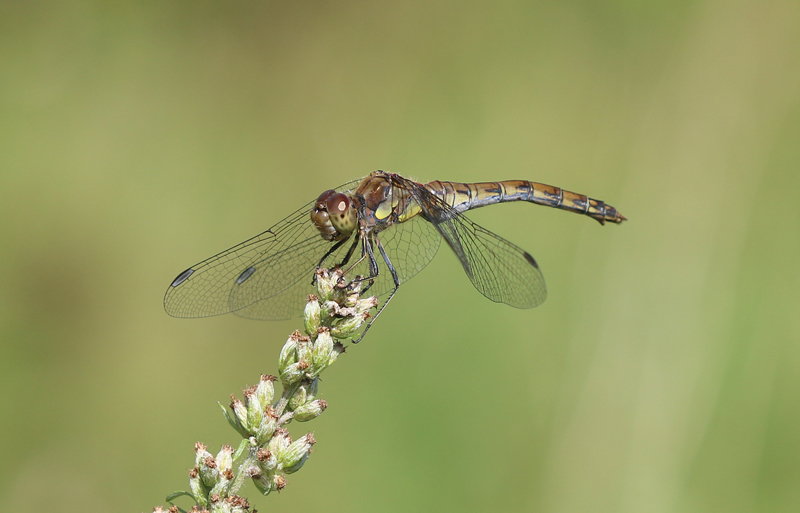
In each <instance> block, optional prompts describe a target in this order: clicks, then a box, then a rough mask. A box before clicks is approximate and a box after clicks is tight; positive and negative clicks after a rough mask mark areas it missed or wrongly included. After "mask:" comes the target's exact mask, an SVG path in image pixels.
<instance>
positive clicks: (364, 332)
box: [353, 236, 400, 344]
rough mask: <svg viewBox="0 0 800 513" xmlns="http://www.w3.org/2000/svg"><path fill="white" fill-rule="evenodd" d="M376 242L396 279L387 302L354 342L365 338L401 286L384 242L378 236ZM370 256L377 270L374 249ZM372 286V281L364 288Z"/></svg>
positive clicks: (393, 277) (356, 342) (393, 278)
mask: <svg viewBox="0 0 800 513" xmlns="http://www.w3.org/2000/svg"><path fill="white" fill-rule="evenodd" d="M375 244H376V245H377V246H378V251H380V252H381V256H382V257H383V261H384V262H386V267H388V268H389V272H390V273H392V280H393V281H394V289H392V293H391V294H389V297H388V298H386V302H384V303H383V306H381V309H380V310H378V313H376V314H375V317H373V318H372V319H371V320H370V321H369V324H367V327H366V328H364V331H362V332H361V335H359V337H358V340H353V344H358V343H359V342H361V339H362V338H364V335H366V334H367V331H369V329H370V328H371V327H372V323H373V322H375V321H376V320H377V319H378V317H379V316H380V315H381V313H382V312H383V310H384V308H386V306H387V305H388V304H389V301H391V300H392V298H393V297H394V295H395V294H396V293H397V289H399V288H400V278H398V276H397V271H395V269H394V265H392V261H391V260H389V256H388V255H387V254H386V250H385V249H383V244H381V241H380V240H378V237H377V236H375ZM370 256H372V258H373V263H374V265H375V269H376V271H377V269H378V265H377V262H374V258H375V256H374V255H373V254H372V251H370ZM376 276H377V272H376ZM371 286H372V282H370V284H369V285H368V286H367V288H366V289H364V290H365V291H366V290H367V289H368V288H370V287H371ZM362 293H363V292H362Z"/></svg>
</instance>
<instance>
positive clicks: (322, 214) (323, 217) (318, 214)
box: [311, 189, 358, 242]
mask: <svg viewBox="0 0 800 513" xmlns="http://www.w3.org/2000/svg"><path fill="white" fill-rule="evenodd" d="M311 222H313V223H314V226H316V227H317V230H319V233H320V235H321V236H322V238H323V239H325V240H329V241H331V242H335V241H340V240H345V239H347V238H349V237H350V235H352V234H353V232H354V231H355V230H356V228H358V215H357V214H356V209H355V208H354V207H353V202H352V201H351V200H350V197H348V196H347V195H346V194H342V193H341V192H336V191H335V190H333V189H331V190H329V191H325V192H323V193H322V194H320V196H319V198H317V201H316V202H315V203H314V208H312V209H311Z"/></svg>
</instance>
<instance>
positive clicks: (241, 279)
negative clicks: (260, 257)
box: [236, 267, 256, 285]
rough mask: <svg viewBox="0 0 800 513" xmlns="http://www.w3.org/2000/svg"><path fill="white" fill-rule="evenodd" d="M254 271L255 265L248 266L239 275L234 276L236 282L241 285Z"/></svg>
mask: <svg viewBox="0 0 800 513" xmlns="http://www.w3.org/2000/svg"><path fill="white" fill-rule="evenodd" d="M254 272H256V268H255V267H248V268H247V269H245V270H244V272H243V273H242V274H240V275H239V277H238V278H236V284H237V285H241V284H242V283H244V282H245V281H246V280H247V278H249V277H251V276H252V275H253V273H254Z"/></svg>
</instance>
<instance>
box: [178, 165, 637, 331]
mask: <svg viewBox="0 0 800 513" xmlns="http://www.w3.org/2000/svg"><path fill="white" fill-rule="evenodd" d="M511 201H527V202H530V203H535V204H538V205H545V206H549V207H553V208H559V209H563V210H569V211H571V212H576V213H579V214H584V215H587V216H589V217H591V218H593V219H595V220H597V221H599V222H600V223H601V224H605V223H606V222H610V223H616V224H619V223H621V222H622V221H624V220H625V217H624V216H622V215H621V214H620V213H619V212H617V210H616V209H615V208H614V207H612V206H610V205H607V204H606V203H604V202H602V201H600V200H596V199H593V198H589V197H587V196H584V195H582V194H577V193H574V192H569V191H566V190H563V189H560V188H558V187H553V186H550V185H544V184H541V183H535V182H529V181H525V180H508V181H501V182H481V183H459V182H444V181H439V180H437V181H433V182H429V183H426V184H422V183H418V182H415V181H413V180H409V179H407V178H404V177H402V176H400V175H397V174H394V173H386V172H383V171H376V172H374V173H371V174H370V175H369V176H367V177H365V178H363V179H361V180H357V181H353V182H350V183H348V184H345V185H343V186H341V187H339V188H338V189H337V190H333V189H331V190H328V191H325V192H324V193H322V194H321V195H320V196H319V197H318V198H317V200H316V201H314V202H312V203H310V204H309V205H307V206H305V207H303V208H301V209H300V210H298V211H297V212H295V213H294V214H292V215H290V216H289V217H287V218H286V219H284V220H283V221H281V222H280V223H278V224H276V225H275V226H273V227H272V228H270V229H269V230H267V231H266V232H264V233H262V234H260V235H257V236H255V237H253V238H252V239H249V240H247V241H245V242H242V243H241V244H238V245H236V246H234V247H232V248H230V249H229V250H227V251H224V252H222V253H220V254H218V255H215V256H213V257H211V258H209V259H207V260H205V261H203V262H200V263H199V264H197V265H195V266H193V267H191V268H189V269H187V270H186V271H184V272H182V273H181V274H180V275H178V277H177V278H175V280H173V282H172V284H171V285H170V287H169V288H168V289H167V294H166V296H165V298H164V306H165V308H166V310H167V312H168V313H169V314H170V315H174V316H176V317H205V316H209V315H217V314H222V313H227V312H234V313H236V314H237V315H240V316H243V317H248V318H254V319H282V318H288V317H290V316H291V315H292V314H293V312H297V311H299V305H300V304H302V301H303V300H304V298H305V295H306V294H307V290H308V288H309V286H310V281H311V276H312V275H313V271H314V270H315V269H316V268H319V267H332V266H337V265H338V266H342V267H344V268H345V269H347V270H348V274H349V275H351V276H355V275H359V276H360V277H359V278H358V279H359V280H361V281H364V282H365V283H367V285H366V287H365V289H367V290H368V289H370V288H372V290H371V291H370V292H371V293H375V294H377V295H383V294H388V297H387V298H386V299H385V301H384V302H383V305H382V306H381V309H380V310H379V311H378V314H380V312H381V311H383V308H385V307H386V305H387V304H388V303H389V301H390V300H391V298H392V297H393V296H394V294H395V293H396V292H397V289H398V288H399V286H400V284H402V283H404V282H405V281H407V280H409V279H410V278H411V277H413V276H414V275H416V274H417V273H418V272H419V271H421V270H422V268H423V267H425V266H426V265H427V264H428V262H430V261H431V259H432V258H433V256H434V255H435V254H436V251H437V250H438V248H439V245H440V243H441V241H442V240H444V241H445V242H446V243H447V244H448V246H450V248H451V249H452V250H453V252H454V253H455V254H456V256H457V257H458V259H459V261H460V262H461V265H462V267H463V268H464V271H465V272H466V274H467V276H468V277H469V278H470V280H471V281H472V283H473V285H475V287H476V288H477V289H478V290H479V291H480V292H481V293H482V294H483V295H485V296H486V297H488V298H489V299H491V300H492V301H496V302H502V303H506V304H508V305H511V306H514V307H517V308H530V307H533V306H537V305H539V304H541V303H542V302H543V301H544V300H545V298H546V297H547V288H546V286H545V283H544V277H543V276H542V273H541V271H540V270H539V266H538V264H537V263H536V260H534V258H533V257H532V256H531V255H530V253H528V252H527V251H525V250H523V249H521V248H519V247H518V246H516V245H514V244H513V243H511V242H509V241H507V240H506V239H503V238H502V237H500V236H498V235H496V234H494V233H492V232H491V231H489V230H487V229H485V228H483V227H481V226H480V225H478V224H476V223H473V222H472V221H470V220H469V219H467V218H466V216H464V215H463V214H464V212H466V211H468V210H472V209H475V208H479V207H484V206H487V205H494V204H496V203H506V202H511ZM309 214H310V217H311V219H310V220H309ZM378 314H376V316H375V317H376V318H377V315H378ZM373 320H374V319H373ZM370 324H371V323H370ZM368 328H369V326H368V327H367V329H368ZM365 332H366V330H365ZM362 336H363V333H362ZM359 340H360V339H359Z"/></svg>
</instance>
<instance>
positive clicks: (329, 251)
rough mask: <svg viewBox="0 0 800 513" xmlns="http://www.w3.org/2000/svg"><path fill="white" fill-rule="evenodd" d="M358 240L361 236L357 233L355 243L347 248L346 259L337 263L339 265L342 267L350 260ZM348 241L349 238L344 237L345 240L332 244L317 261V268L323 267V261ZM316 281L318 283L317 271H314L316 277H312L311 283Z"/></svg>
mask: <svg viewBox="0 0 800 513" xmlns="http://www.w3.org/2000/svg"><path fill="white" fill-rule="evenodd" d="M358 240H359V236H358V234H356V236H355V237H353V244H352V245H351V246H350V249H348V250H347V254H346V255H345V256H344V259H343V260H342V261H341V262H340V263H338V264H336V265H337V266H339V267H341V266H343V265H346V264H347V262H349V261H350V257H352V256H353V251H355V249H356V246H358ZM347 241H348V239H343V240H340V241H339V242H337V243H336V244H334V245H333V246H331V249H329V250H328V251H326V252H325V254H324V255H323V256H322V258H320V259H319V263H317V269H319V268H320V267H322V263H323V262H324V261H325V259H326V258H328V257H329V256H331V255H332V254H333V253H334V251H336V250H337V249H339V248H341V247H342V245H343V244H344V243H345V242H347ZM315 283H317V274H316V273H314V277H313V278H311V285H314V284H315Z"/></svg>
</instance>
